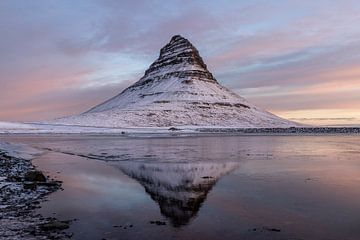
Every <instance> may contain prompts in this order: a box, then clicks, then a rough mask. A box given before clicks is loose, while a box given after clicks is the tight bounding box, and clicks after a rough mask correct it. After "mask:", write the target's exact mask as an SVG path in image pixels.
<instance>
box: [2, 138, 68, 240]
mask: <svg viewBox="0 0 360 240" xmlns="http://www.w3.org/2000/svg"><path fill="white" fill-rule="evenodd" d="M8 146H10V145H8ZM60 189H61V182H59V181H55V180H54V179H50V177H49V176H45V175H44V174H43V173H42V172H41V171H38V170H36V168H35V166H34V165H33V164H32V161H31V159H27V158H21V157H18V156H16V157H15V156H11V154H9V153H7V151H6V149H0V190H1V191H0V209H1V212H0V223H1V224H0V231H1V239H27V240H29V239H69V238H70V237H71V234H69V233H65V232H63V230H65V229H67V228H69V224H70V221H59V220H58V219H56V218H53V217H48V218H45V217H43V216H42V215H40V214H38V213H36V209H37V208H40V203H41V202H43V201H46V197H47V196H48V195H49V194H51V193H53V192H56V191H58V190H60Z"/></svg>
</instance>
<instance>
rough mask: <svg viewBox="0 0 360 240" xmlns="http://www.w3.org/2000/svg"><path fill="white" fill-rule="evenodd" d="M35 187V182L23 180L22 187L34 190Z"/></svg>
mask: <svg viewBox="0 0 360 240" xmlns="http://www.w3.org/2000/svg"><path fill="white" fill-rule="evenodd" d="M36 188H37V184H36V182H24V189H29V190H36Z"/></svg>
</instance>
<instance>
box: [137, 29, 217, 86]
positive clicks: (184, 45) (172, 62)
mask: <svg viewBox="0 0 360 240" xmlns="http://www.w3.org/2000/svg"><path fill="white" fill-rule="evenodd" d="M171 77H177V78H179V79H188V78H189V77H190V78H191V79H193V80H200V81H207V82H214V83H217V81H216V79H215V78H214V77H213V75H212V74H211V73H210V72H209V71H208V69H207V66H206V64H205V63H204V61H203V59H202V58H201V57H200V54H199V51H198V50H197V49H196V48H195V47H194V46H193V45H192V44H191V43H190V41H189V40H187V39H186V38H183V37H182V36H180V35H176V36H173V37H172V38H171V40H170V42H169V43H168V44H166V45H165V46H164V47H163V48H162V49H161V50H160V56H159V58H158V59H157V60H156V61H155V62H154V63H153V64H151V65H150V67H149V69H148V70H146V71H145V75H144V76H143V77H142V78H141V79H140V80H139V81H138V82H137V83H135V84H134V85H133V86H131V88H132V87H138V86H142V85H146V84H148V83H151V82H154V81H158V80H160V79H168V78H171Z"/></svg>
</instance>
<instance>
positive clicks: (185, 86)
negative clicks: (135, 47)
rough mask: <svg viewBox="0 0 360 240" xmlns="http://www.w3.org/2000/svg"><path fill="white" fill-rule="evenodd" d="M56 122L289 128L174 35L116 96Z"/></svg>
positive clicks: (97, 124)
mask: <svg viewBox="0 0 360 240" xmlns="http://www.w3.org/2000/svg"><path fill="white" fill-rule="evenodd" d="M55 122H56V123H61V124H72V125H85V126H103V127H168V126H190V125H194V126H218V127H289V126H296V123H293V122H290V121H288V120H285V119H282V118H279V117H277V116H275V115H273V114H271V113H269V112H266V111H263V110H261V109H259V108H257V107H256V106H254V105H252V104H251V103H249V102H248V101H247V100H245V99H244V98H242V97H240V96H238V95H237V94H235V93H233V92H231V91H230V90H228V89H226V88H225V87H223V86H221V85H220V84H219V83H218V81H217V80H216V79H215V78H214V77H213V75H212V74H211V73H210V72H209V71H208V69H207V66H206V64H205V63H204V62H203V60H202V58H201V57H200V55H199V52H198V51H197V50H196V48H195V47H194V46H193V45H192V44H191V43H190V42H189V41H188V40H187V39H185V38H183V37H181V36H179V35H177V36H174V37H172V39H171V41H170V42H169V43H168V44H167V45H165V47H163V48H162V49H161V51H160V56H159V58H158V59H157V60H156V61H155V62H154V63H153V64H151V66H150V67H149V69H148V70H147V71H146V72H145V75H144V76H143V77H142V78H141V79H140V80H139V81H138V82H136V83H135V84H133V85H132V86H130V87H128V88H127V89H125V90H124V91H123V92H121V93H120V94H119V95H117V96H115V97H113V98H111V99H109V100H108V101H106V102H104V103H102V104H100V105H98V106H96V107H94V108H92V109H90V110H89V111H87V112H85V113H83V114H80V115H77V116H72V117H66V118H61V119H57V120H56V121H55Z"/></svg>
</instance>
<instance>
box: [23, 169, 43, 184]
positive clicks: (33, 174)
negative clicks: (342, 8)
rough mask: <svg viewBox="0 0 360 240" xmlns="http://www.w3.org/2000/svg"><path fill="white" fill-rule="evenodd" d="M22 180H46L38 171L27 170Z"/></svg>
mask: <svg viewBox="0 0 360 240" xmlns="http://www.w3.org/2000/svg"><path fill="white" fill-rule="evenodd" d="M24 180H25V181H30V182H46V177H45V175H44V174H43V173H42V172H40V171H29V172H27V173H26V174H25V176H24Z"/></svg>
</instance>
